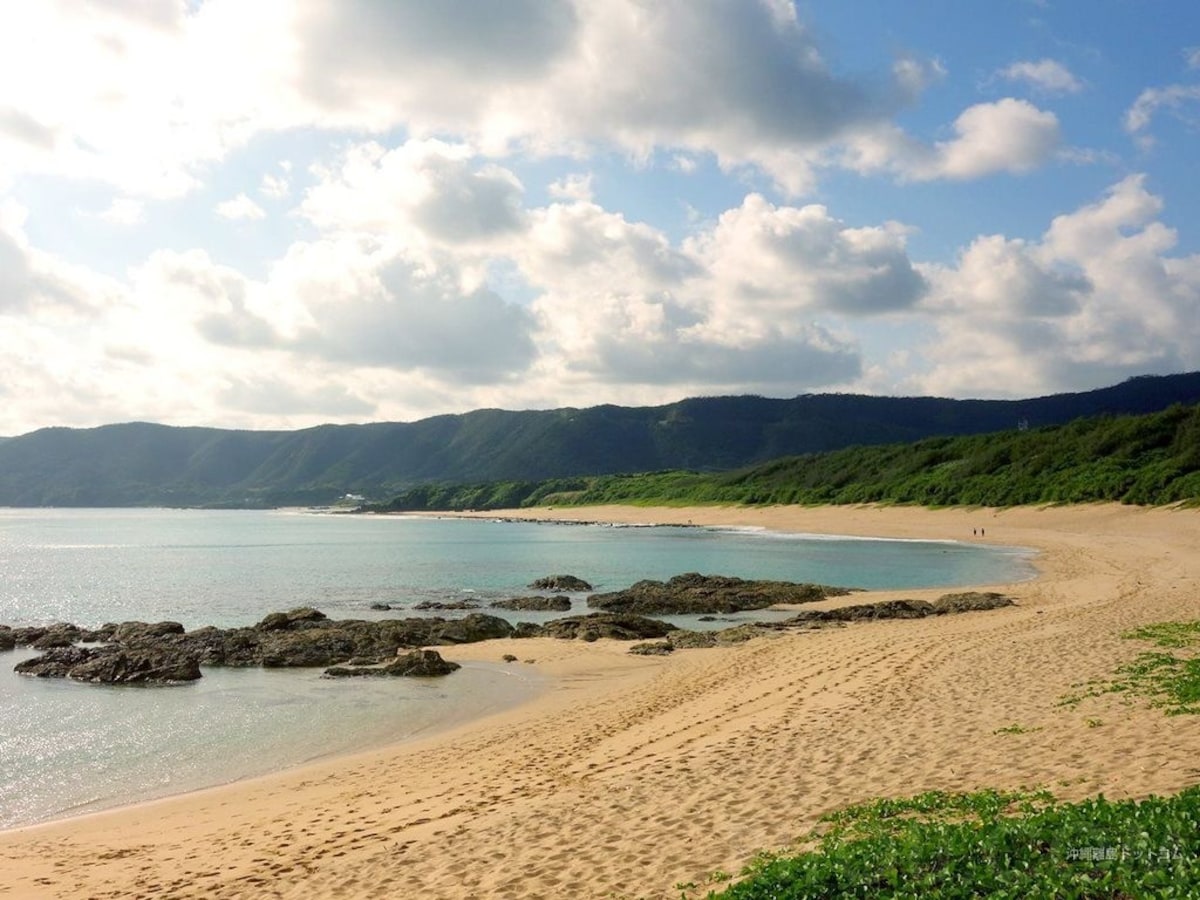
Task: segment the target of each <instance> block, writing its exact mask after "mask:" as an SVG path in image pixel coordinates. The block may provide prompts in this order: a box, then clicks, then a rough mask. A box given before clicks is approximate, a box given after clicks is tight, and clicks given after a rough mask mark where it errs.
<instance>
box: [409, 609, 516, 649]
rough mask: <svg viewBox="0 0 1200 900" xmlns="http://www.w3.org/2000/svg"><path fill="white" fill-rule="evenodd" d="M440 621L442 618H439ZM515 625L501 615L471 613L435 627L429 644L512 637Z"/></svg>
mask: <svg viewBox="0 0 1200 900" xmlns="http://www.w3.org/2000/svg"><path fill="white" fill-rule="evenodd" d="M439 621H440V620H439ZM512 633H513V626H512V625H510V624H509V623H508V622H506V621H505V620H504V619H501V618H500V617H499V616H490V615H487V614H486V613H471V614H470V615H468V616H463V617H462V618H461V619H448V620H445V621H443V622H441V624H440V625H439V626H438V627H437V628H435V629H434V630H433V632H432V633H431V635H430V639H429V640H428V641H424V642H423V643H427V644H473V643H475V642H477V641H488V640H492V639H493V638H506V637H511V636H512Z"/></svg>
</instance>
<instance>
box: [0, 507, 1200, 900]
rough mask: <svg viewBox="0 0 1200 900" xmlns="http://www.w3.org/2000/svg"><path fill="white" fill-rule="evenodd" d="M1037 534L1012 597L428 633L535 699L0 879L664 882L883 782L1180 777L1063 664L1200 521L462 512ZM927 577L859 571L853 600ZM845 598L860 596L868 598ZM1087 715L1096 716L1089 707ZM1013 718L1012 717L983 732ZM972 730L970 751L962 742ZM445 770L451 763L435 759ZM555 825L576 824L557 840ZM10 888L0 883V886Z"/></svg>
mask: <svg viewBox="0 0 1200 900" xmlns="http://www.w3.org/2000/svg"><path fill="white" fill-rule="evenodd" d="M581 512H584V513H586V514H587V515H588V516H591V517H594V519H593V520H594V521H603V522H609V523H612V522H620V523H623V524H650V523H651V522H652V521H653V522H655V523H658V524H696V525H706V526H731V527H746V526H750V527H765V528H769V529H771V530H779V531H789V532H809V533H815V534H830V533H842V534H846V535H848V536H862V537H898V538H913V539H924V540H928V539H952V540H962V541H970V540H971V539H972V536H971V529H972V528H984V529H985V530H986V535H984V536H975V537H974V539H975V540H978V541H980V542H986V543H989V544H993V543H994V544H1003V545H1009V546H1022V547H1032V548H1035V549H1037V550H1038V551H1039V556H1038V557H1037V558H1036V559H1035V560H1034V561H1033V562H1034V565H1035V566H1036V567H1037V569H1038V572H1039V575H1038V577H1037V578H1036V579H1035V580H1033V581H1023V582H1017V583H1015V584H1011V585H986V586H979V587H987V588H997V587H1000V588H1005V589H1006V590H1007V591H1008V592H1009V593H1011V594H1012V595H1013V596H1014V597H1015V598H1016V600H1017V602H1018V604H1019V606H1017V607H1015V608H1011V609H1003V610H993V611H990V612H984V613H971V614H966V615H963V616H956V617H949V618H947V619H944V620H938V621H930V620H921V621H919V622H904V621H891V622H878V623H858V624H855V625H851V626H849V627H847V628H844V629H836V630H829V631H821V632H815V633H805V634H798V635H786V636H783V637H777V638H760V639H756V640H754V641H752V642H750V643H749V644H746V645H742V646H739V647H733V648H721V649H714V650H687V651H681V652H678V653H676V654H673V655H672V657H668V658H647V657H635V656H631V655H630V654H628V653H627V652H626V650H627V646H626V645H623V644H613V643H612V642H607V641H600V642H597V643H596V644H583V643H577V642H561V641H554V640H552V639H533V640H522V641H513V642H511V646H508V647H506V646H502V645H504V644H506V643H509V642H506V641H500V642H486V643H485V644H482V645H466V646H459V647H451V648H442V649H444V650H445V653H444V655H445V656H446V658H448V659H454V660H456V661H465V660H473V659H479V660H488V661H491V660H494V659H498V658H499V657H500V655H501V654H503V653H506V652H511V653H513V654H515V655H517V656H518V657H519V658H522V659H527V658H534V659H536V661H537V662H536V666H537V668H538V670H539V672H541V673H543V674H544V675H546V676H548V677H549V679H550V686H549V688H548V689H547V690H546V691H545V692H544V693H543V694H542V695H541V696H539V697H537V698H535V699H533V700H532V701H529V702H527V703H524V704H522V705H520V706H518V707H516V708H513V709H510V710H506V711H503V712H500V713H498V714H495V715H492V716H489V717H487V718H485V719H481V720H475V721H472V722H469V723H465V724H463V725H460V726H457V727H454V728H451V729H450V730H449V731H445V732H439V733H438V734H435V735H430V736H426V737H421V738H417V739H414V740H412V741H406V742H404V743H402V744H399V745H392V746H390V747H387V748H384V749H381V750H372V751H367V752H365V753H363V754H356V755H354V756H349V757H346V756H342V757H339V758H338V759H336V760H322V761H318V762H315V763H312V764H308V765H305V766H303V767H300V768H297V769H290V770H288V771H286V772H282V773H276V774H274V775H269V776H263V777H259V778H255V779H251V780H247V781H239V782H235V783H233V784H229V785H223V786H219V787H214V788H208V789H205V790H203V791H200V792H196V793H191V794H185V795H181V796H175V797H170V798H166V799H163V800H156V801H151V802H149V803H146V804H141V805H138V806H135V807H122V808H119V809H116V810H110V811H105V812H100V813H93V814H89V815H87V816H84V817H76V818H72V819H66V820H59V821H56V822H51V823H46V824H42V825H34V826H27V827H25V828H21V829H18V830H15V831H7V832H3V833H0V859H3V860H5V862H6V873H8V875H9V878H8V882H7V885H6V887H8V889H9V890H10V891H12V892H13V893H11V896H14V897H57V896H73V895H80V894H84V895H98V896H104V895H106V894H107V895H110V896H124V895H126V894H131V893H139V892H142V893H146V894H149V893H151V892H157V893H158V895H160V896H173V897H191V896H196V897H200V896H221V897H256V896H261V895H262V894H264V893H269V894H272V895H276V896H284V897H287V896H297V897H301V896H303V897H326V896H328V897H333V896H351V897H356V896H371V895H375V894H380V895H382V894H383V893H385V892H391V891H395V890H399V891H400V892H401V894H408V895H412V896H422V897H469V896H471V897H514V898H516V897H525V896H539V895H540V896H579V897H592V896H595V897H600V896H615V897H659V896H663V897H665V896H678V891H674V890H672V886H673V885H674V884H675V883H676V882H680V881H683V882H687V881H696V882H697V883H702V882H703V879H704V877H705V876H706V875H707V873H710V872H712V871H714V870H716V869H724V870H726V871H731V872H736V871H738V870H739V869H740V867H741V865H742V864H744V863H745V862H746V861H747V860H748V859H749V858H750V857H751V856H752V855H753V854H754V853H755V852H757V851H758V850H761V849H773V848H779V847H782V846H784V845H786V844H787V843H788V842H789V841H790V840H791V839H793V838H794V837H796V836H797V835H798V834H800V833H802V832H803V831H804V830H805V829H806V826H809V825H811V823H812V822H814V821H815V819H816V817H817V816H819V815H820V814H821V813H823V812H826V811H828V810H830V809H833V808H837V807H838V806H842V805H846V804H847V803H850V802H857V801H861V800H866V799H870V798H873V797H876V796H905V795H909V794H912V793H915V792H919V791H921V790H926V789H934V788H940V789H945V790H965V789H975V788H983V787H996V788H1008V787H1018V786H1031V785H1034V784H1041V785H1042V786H1046V787H1049V788H1050V789H1051V790H1053V791H1054V792H1055V793H1056V794H1058V795H1059V796H1061V797H1062V798H1063V799H1075V798H1078V797H1082V796H1087V795H1091V794H1095V793H1099V792H1101V791H1103V792H1104V793H1105V794H1106V795H1107V796H1110V797H1121V796H1143V795H1145V794H1147V793H1150V792H1159V793H1163V792H1173V791H1176V790H1179V789H1181V788H1182V787H1184V786H1187V785H1188V784H1192V783H1195V782H1196V781H1198V780H1200V770H1197V769H1196V768H1195V767H1194V764H1192V763H1190V762H1189V761H1190V760H1191V759H1192V758H1193V757H1194V754H1195V751H1196V750H1197V749H1198V748H1200V728H1198V727H1197V725H1196V723H1194V722H1192V721H1190V720H1189V717H1177V718H1175V719H1167V718H1166V717H1165V716H1164V715H1163V714H1162V713H1161V712H1158V711H1155V710H1148V709H1145V708H1142V707H1141V706H1139V705H1136V704H1135V705H1134V706H1131V707H1126V706H1124V705H1122V704H1121V703H1120V702H1119V701H1118V700H1116V699H1115V698H1112V697H1109V698H1097V699H1095V700H1093V701H1089V705H1088V708H1087V709H1086V710H1085V709H1080V710H1063V709H1062V708H1060V707H1057V706H1055V701H1056V699H1057V698H1059V697H1061V696H1062V695H1063V694H1064V693H1065V692H1066V691H1067V690H1068V689H1069V687H1070V685H1071V684H1072V683H1074V682H1078V681H1084V680H1087V679H1088V678H1094V677H1103V676H1105V675H1108V674H1111V672H1112V670H1113V668H1115V666H1116V665H1118V664H1120V662H1122V661H1125V660H1126V659H1129V658H1132V656H1134V655H1136V653H1137V652H1139V651H1140V650H1141V649H1144V648H1142V647H1140V646H1138V645H1135V644H1132V643H1131V642H1127V641H1122V640H1121V639H1120V638H1119V634H1120V632H1121V631H1123V630H1127V629H1128V628H1130V627H1135V626H1136V625H1139V624H1146V623H1148V622H1152V621H1161V620H1164V619H1170V618H1187V617H1191V618H1196V617H1197V614H1198V612H1200V610H1198V608H1197V604H1196V601H1195V600H1194V599H1192V598H1193V597H1195V596H1197V593H1196V588H1197V587H1200V558H1197V556H1198V555H1197V553H1196V552H1195V551H1193V550H1192V548H1193V547H1195V546H1198V544H1197V539H1198V538H1200V513H1197V512H1196V511H1192V510H1177V509H1145V508H1136V507H1120V506H1114V505H1097V506H1087V507H1058V508H1017V509H1013V510H1003V511H996V510H975V509H972V510H964V509H952V510H927V509H923V508H909V507H882V508H881V507H852V508H838V507H813V508H808V507H771V508H763V509H757V508H737V507H691V508H639V507H590V508H586V509H581V508H571V509H553V510H545V509H543V510H521V511H516V512H515V513H514V511H499V512H489V513H473V514H462V515H467V516H474V517H483V518H497V517H499V516H500V515H504V516H511V517H513V518H534V517H535V516H536V517H540V518H542V519H545V520H548V521H562V520H563V519H564V518H578V517H579V515H580V513H581ZM941 592H942V590H941V589H934V590H903V591H872V592H869V594H867V596H868V597H869V598H871V599H889V598H891V597H898V596H901V595H903V596H905V597H915V598H922V597H924V596H929V595H934V594H937V593H941ZM862 596H863V595H859V597H862ZM1085 715H1087V716H1094V717H1096V718H1097V719H1098V720H1100V721H1102V722H1103V724H1102V725H1100V726H1098V727H1090V726H1088V725H1087V724H1085V722H1084V717H1085ZM1013 723H1018V724H1021V725H1022V726H1023V727H1025V728H1026V729H1027V730H1026V733H1022V734H997V733H996V731H997V729H1001V728H1003V727H1005V726H1008V725H1010V724H1013ZM968 748H969V750H970V752H969V753H964V752H963V751H964V749H968ZM450 773H454V774H455V776H456V778H457V780H454V779H452V778H451V777H450ZM566 836H569V837H570V839H569V840H564V837H566ZM2 896H5V889H4V887H0V897H2Z"/></svg>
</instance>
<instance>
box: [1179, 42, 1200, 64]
mask: <svg viewBox="0 0 1200 900" xmlns="http://www.w3.org/2000/svg"><path fill="white" fill-rule="evenodd" d="M1183 58H1184V59H1185V60H1186V61H1187V67H1188V68H1189V69H1200V47H1188V48H1187V49H1186V50H1184V51H1183Z"/></svg>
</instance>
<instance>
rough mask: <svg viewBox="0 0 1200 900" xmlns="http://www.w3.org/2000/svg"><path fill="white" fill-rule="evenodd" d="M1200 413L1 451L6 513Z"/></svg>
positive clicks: (400, 431)
mask: <svg viewBox="0 0 1200 900" xmlns="http://www.w3.org/2000/svg"><path fill="white" fill-rule="evenodd" d="M1197 402H1200V373H1189V374H1184V375H1172V376H1153V377H1151V376H1147V377H1142V378H1135V379H1131V380H1129V381H1126V382H1124V383H1122V384H1119V385H1116V386H1114V387H1109V388H1104V389H1101V390H1095V391H1089V392H1086V393H1078V394H1057V395H1053V396H1048V397H1039V398H1034V399H1029V400H1012V401H1000V400H947V399H939V398H931V397H918V398H896V397H867V396H858V395H844V394H811V395H805V396H800V397H795V398H793V399H790V400H771V399H765V398H762V397H715V398H700V399H692V400H684V401H681V402H679V403H673V404H669V405H666V406H657V407H633V408H629V407H619V406H597V407H592V408H589V409H559V410H550V411H527V412H506V411H502V410H477V411H475V412H471V413H466V414H463V415H447V416H437V417H434V418H430V419H423V420H421V421H418V422H411V423H378V424H371V425H325V426H321V427H318V428H309V429H305V430H301V431H291V432H283V431H229V430H220V429H211V428H174V427H168V426H164V425H153V424H146V423H132V424H123V425H108V426H104V427H100V428H91V429H67V428H47V429H42V430H40V431H35V432H32V433H30V434H26V435H21V436H19V437H13V438H10V439H8V440H5V441H0V505H3V506H157V505H166V506H245V507H261V506H276V505H286V504H323V503H330V502H333V501H335V500H336V499H338V498H339V497H341V496H343V495H344V494H347V493H352V494H361V495H364V496H366V497H367V498H369V499H376V500H382V499H387V498H390V497H393V496H395V495H397V494H399V493H401V492H402V491H405V490H407V489H409V488H411V487H413V486H415V485H421V484H428V483H433V482H440V483H460V484H461V483H467V482H485V481H486V482H495V481H503V480H529V481H532V480H540V479H547V478H561V477H564V476H576V475H604V474H615V473H627V472H646V471H656V470H664V469H692V470H698V471H709V472H713V471H720V470H728V469H735V468H738V467H743V466H748V465H752V464H755V463H760V462H765V461H767V460H771V459H775V458H778V457H783V456H790V455H796V454H805V453H816V452H822V451H829V450H836V449H839V448H843V447H847V446H851V445H871V444H893V443H909V442H913V441H917V440H920V439H922V438H926V437H930V436H933V435H947V436H949V435H965V434H978V433H984V432H996V431H1005V430H1009V431H1015V430H1017V428H1018V425H1019V424H1020V425H1022V426H1024V425H1026V424H1027V425H1028V426H1029V427H1030V428H1034V429H1036V428H1038V427H1041V426H1045V425H1051V424H1058V423H1064V422H1068V421H1070V420H1073V419H1076V418H1078V417H1081V416H1092V415H1096V414H1101V413H1112V414H1119V413H1145V412H1152V411H1155V410H1160V409H1163V408H1165V407H1167V406H1168V405H1170V404H1173V403H1184V404H1193V403H1197Z"/></svg>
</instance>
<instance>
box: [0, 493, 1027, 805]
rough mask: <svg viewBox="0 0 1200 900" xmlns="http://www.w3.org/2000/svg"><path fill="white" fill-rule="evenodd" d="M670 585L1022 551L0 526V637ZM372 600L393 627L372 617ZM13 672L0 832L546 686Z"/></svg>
mask: <svg viewBox="0 0 1200 900" xmlns="http://www.w3.org/2000/svg"><path fill="white" fill-rule="evenodd" d="M687 571H700V572H705V573H715V574H725V575H738V576H741V577H747V578H778V579H786V580H792V581H816V582H821V583H825V584H839V585H846V586H854V587H863V588H905V587H911V588H918V587H937V586H947V587H949V586H956V585H968V584H985V583H996V582H1008V581H1015V580H1020V579H1022V578H1027V577H1030V576H1031V575H1032V567H1031V564H1030V555H1029V554H1028V553H1027V552H1025V551H1022V550H1019V549H1013V548H994V547H984V546H980V545H976V544H964V543H956V542H953V541H946V542H940V543H939V542H914V541H892V540H884V541H880V540H863V539H854V538H847V539H831V538H828V537H816V536H811V535H810V536H804V535H782V534H773V533H767V532H756V531H748V530H721V529H707V528H674V527H670V528H620V527H602V526H567V525H555V524H549V523H513V522H487V521H480V520H463V519H430V518H423V517H421V518H417V517H392V516H388V517H377V516H342V515H306V514H297V513H285V512H244V511H232V512H231V511H212V512H210V511H183V510H0V622H2V623H6V624H12V625H22V624H41V623H47V622H53V621H70V622H75V623H77V624H80V625H85V626H97V625H100V624H103V623H104V622H108V621H125V620H131V619H140V620H145V621H160V620H163V619H171V620H175V621H179V622H182V623H183V624H184V625H185V626H186V627H187V628H189V629H191V628H196V627H199V626H201V625H206V624H213V625H219V626H223V627H228V626H236V625H248V624H252V623H254V622H256V621H258V620H259V619H261V618H262V617H263V616H264V615H266V614H267V613H268V612H272V611H276V610H281V609H289V608H292V607H296V606H314V607H317V608H318V609H321V610H322V611H324V612H325V613H327V614H328V615H329V616H331V617H333V618H380V617H384V616H405V615H412V614H413V612H412V611H411V607H412V606H413V605H415V604H416V603H418V602H420V601H422V600H443V601H444V600H458V599H464V598H476V599H478V600H479V601H480V602H481V603H483V604H484V605H486V603H487V601H489V600H491V599H496V598H500V597H509V596H515V595H520V594H524V593H529V591H528V590H527V588H526V587H525V585H526V584H528V583H529V582H530V581H532V580H533V579H534V578H537V577H540V576H542V575H548V574H553V573H571V574H575V575H579V576H581V577H583V578H585V579H587V580H588V581H590V582H591V583H592V584H593V585H594V586H595V588H596V590H614V589H617V588H620V587H625V586H627V585H629V584H631V583H632V582H634V581H636V580H638V579H640V578H667V577H670V576H671V575H675V574H678V573H680V572H687ZM572 599H573V603H574V605H575V607H576V611H580V612H582V611H584V610H585V609H586V607H585V605H584V596H583V595H578V596H574V597H573V598H572ZM379 602H383V603H388V604H391V605H392V606H393V607H394V610H393V611H392V612H375V611H372V610H370V609H369V606H370V604H371V603H379ZM498 612H499V611H498ZM434 614H436V615H443V616H447V617H449V616H453V615H462V614H463V613H452V612H442V613H434ZM504 615H506V616H508V617H509V618H511V619H512V620H513V621H516V620H517V619H521V620H526V621H539V620H544V619H546V618H553V617H555V616H558V615H562V614H561V613H504ZM770 615H771V614H770V613H761V614H743V615H741V616H738V617H736V618H742V619H748V618H755V617H762V616H768V617H769V616H770ZM673 621H675V622H677V623H679V624H684V625H692V626H695V625H696V622H695V620H694V619H688V618H686V617H678V618H673ZM719 624H721V625H724V624H726V623H724V622H722V623H719ZM30 655H33V654H32V653H31V652H30V651H24V650H23V651H14V652H9V653H0V827H8V826H13V825H20V824H27V823H31V822H35V821H40V820H44V819H48V818H54V817H58V816H62V815H68V814H73V813H78V812H84V811H91V810H95V809H100V808H105V807H109V806H114V805H118V804H121V803H126V802H132V801H136V800H142V799H149V798H151V797H156V796H162V795H165V794H170V793H178V792H181V791H184V790H190V789H194V788H197V787H202V786H207V785H212V784H218V783H223V782H227V781H231V780H235V779H238V778H244V777H248V776H252V775H257V774H263V773H265V772H268V771H274V770H278V769H280V768H285V767H287V766H291V765H295V764H299V763H302V762H305V761H307V760H311V759H314V758H318V757H327V756H330V755H334V754H341V753H347V752H350V751H353V750H357V749H363V748H366V747H373V746H381V745H383V744H386V743H390V742H393V741H396V740H401V739H404V738H406V737H411V736H413V735H416V734H419V733H422V732H425V731H427V730H429V729H434V728H439V727H444V726H445V725H447V724H450V723H452V722H457V721H461V720H463V719H466V718H470V717H474V716H480V715H485V714H487V713H488V712H491V711H495V710H497V709H500V708H503V707H505V706H508V705H511V704H514V703H517V702H520V701H521V700H522V699H524V698H526V697H529V696H531V695H532V694H534V693H536V692H537V691H538V690H540V689H541V687H542V685H541V683H540V682H539V680H538V679H537V678H536V677H535V675H534V674H533V670H532V669H530V668H526V667H523V666H520V665H519V664H518V665H516V666H506V665H501V664H499V663H498V664H496V665H487V664H472V665H469V666H466V667H464V668H463V670H461V671H459V672H456V673H454V674H453V675H451V676H449V677H447V678H441V679H434V680H429V681H425V680H415V679H395V680H388V681H375V680H369V681H367V682H365V683H364V682H363V681H362V680H361V679H355V680H354V682H353V683H346V682H343V681H331V680H326V679H322V678H321V677H320V675H319V672H316V671H295V670H291V671H268V670H240V669H235V670H228V669H214V668H206V669H205V670H204V677H203V678H202V679H201V680H200V681H199V682H197V683H194V684H190V685H181V686H177V687H170V688H136V687H102V686H96V685H83V684H75V683H71V682H65V681H58V680H43V679H29V678H22V677H20V676H17V675H15V674H13V672H12V667H13V665H15V664H16V663H17V662H18V661H19V660H20V659H23V658H25V657H27V656H30Z"/></svg>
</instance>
